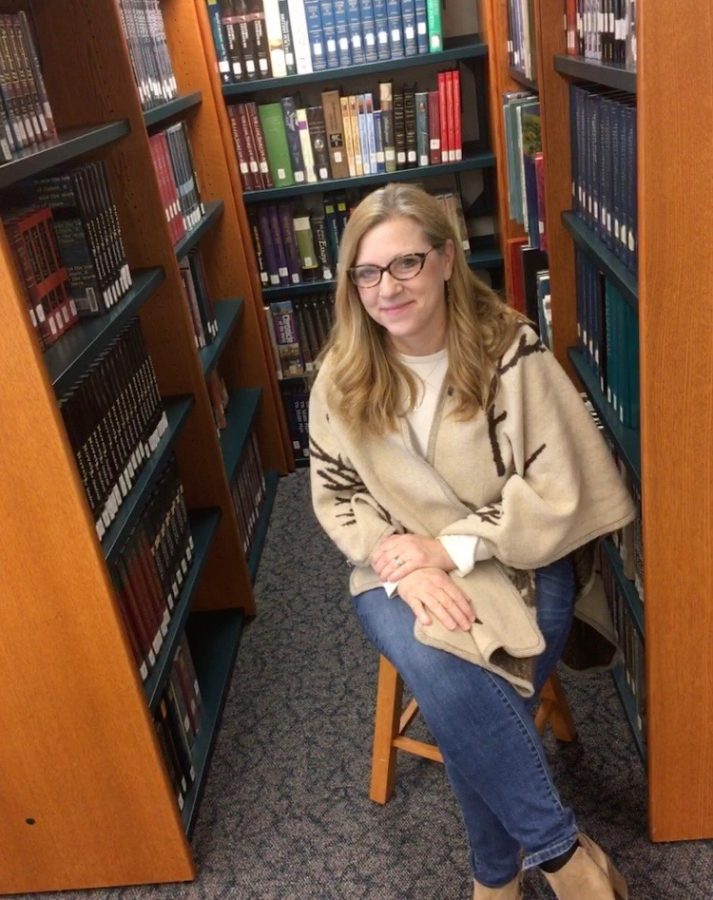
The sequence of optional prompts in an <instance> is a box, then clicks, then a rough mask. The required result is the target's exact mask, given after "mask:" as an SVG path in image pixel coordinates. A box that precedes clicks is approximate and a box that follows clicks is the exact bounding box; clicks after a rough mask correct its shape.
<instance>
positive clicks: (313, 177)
mask: <svg viewBox="0 0 713 900" xmlns="http://www.w3.org/2000/svg"><path fill="white" fill-rule="evenodd" d="M297 130H298V132H299V136H300V146H301V148H302V160H303V162H304V167H305V178H306V179H307V183H308V184H314V183H316V182H317V181H318V180H319V179H318V177H317V172H316V170H315V165H314V154H313V152H312V139H311V137H310V133H309V120H308V119H307V110H306V109H305V108H304V107H302V108H300V109H298V110H297Z"/></svg>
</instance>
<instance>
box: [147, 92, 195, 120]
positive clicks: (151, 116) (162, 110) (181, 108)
mask: <svg viewBox="0 0 713 900" xmlns="http://www.w3.org/2000/svg"><path fill="white" fill-rule="evenodd" d="M202 102H203V95H202V94H201V92H200V91H194V92H193V93H191V94H182V95H181V96H180V97H174V98H173V100H167V101H166V103H161V104H159V105H158V106H153V107H151V109H147V110H145V111H144V122H145V123H146V127H147V128H155V127H156V126H157V125H162V124H163V123H164V122H167V121H168V120H169V119H173V118H174V117H175V116H178V115H180V114H181V113H184V112H188V111H189V110H191V109H195V108H196V107H197V106H200V105H201V103H202Z"/></svg>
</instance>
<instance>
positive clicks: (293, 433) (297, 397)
mask: <svg viewBox="0 0 713 900" xmlns="http://www.w3.org/2000/svg"><path fill="white" fill-rule="evenodd" d="M281 387H282V402H283V403H284V405H285V416H286V418H287V431H288V433H289V436H290V443H291V444H292V452H293V453H294V456H295V460H296V461H298V462H299V461H301V462H303V463H304V462H305V461H306V460H308V459H309V390H308V389H307V387H306V386H305V385H304V384H299V383H297V382H295V383H285V384H283V385H281Z"/></svg>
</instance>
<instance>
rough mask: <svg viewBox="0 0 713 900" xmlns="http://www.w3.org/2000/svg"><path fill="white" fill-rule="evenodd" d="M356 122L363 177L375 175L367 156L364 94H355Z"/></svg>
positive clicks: (367, 142) (367, 130)
mask: <svg viewBox="0 0 713 900" xmlns="http://www.w3.org/2000/svg"><path fill="white" fill-rule="evenodd" d="M356 98H357V122H358V125H359V147H360V148H361V164H362V169H363V171H364V175H372V174H376V173H373V172H372V169H371V157H370V156H369V127H368V124H367V115H366V98H365V96H364V94H357V95H356Z"/></svg>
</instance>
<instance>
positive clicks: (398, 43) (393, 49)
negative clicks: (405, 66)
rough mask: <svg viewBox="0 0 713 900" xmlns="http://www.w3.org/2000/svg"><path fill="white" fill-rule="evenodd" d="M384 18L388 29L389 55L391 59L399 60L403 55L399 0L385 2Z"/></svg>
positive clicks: (402, 32)
mask: <svg viewBox="0 0 713 900" xmlns="http://www.w3.org/2000/svg"><path fill="white" fill-rule="evenodd" d="M386 18H387V20H388V27H389V53H390V54H391V58H392V59H401V57H403V56H404V55H405V53H404V31H403V21H402V19H401V0H386Z"/></svg>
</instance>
